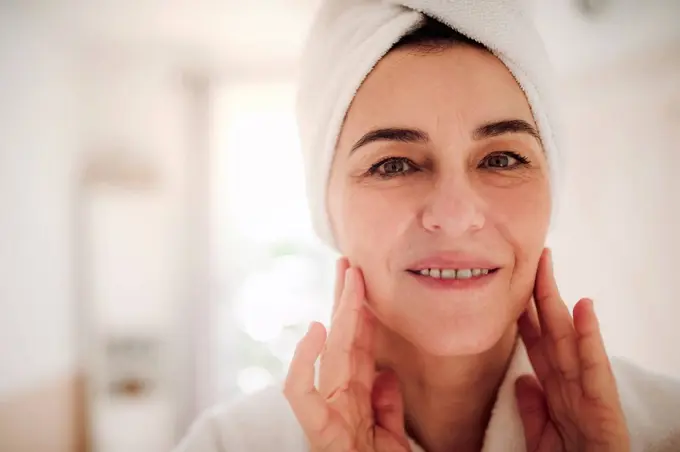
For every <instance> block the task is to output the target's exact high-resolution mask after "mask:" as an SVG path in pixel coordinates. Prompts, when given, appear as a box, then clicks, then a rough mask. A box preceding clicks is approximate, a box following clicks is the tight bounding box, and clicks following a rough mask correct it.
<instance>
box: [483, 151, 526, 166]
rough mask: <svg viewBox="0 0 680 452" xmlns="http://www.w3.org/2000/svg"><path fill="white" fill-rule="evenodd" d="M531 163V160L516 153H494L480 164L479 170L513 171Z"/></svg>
mask: <svg viewBox="0 0 680 452" xmlns="http://www.w3.org/2000/svg"><path fill="white" fill-rule="evenodd" d="M529 163H531V162H529V159H527V158H526V157H524V156H522V155H519V154H517V153H515V152H510V151H506V152H494V153H492V154H489V155H487V156H486V157H484V159H483V160H482V161H481V162H480V164H479V168H484V169H512V168H516V167H518V166H523V165H527V164H529Z"/></svg>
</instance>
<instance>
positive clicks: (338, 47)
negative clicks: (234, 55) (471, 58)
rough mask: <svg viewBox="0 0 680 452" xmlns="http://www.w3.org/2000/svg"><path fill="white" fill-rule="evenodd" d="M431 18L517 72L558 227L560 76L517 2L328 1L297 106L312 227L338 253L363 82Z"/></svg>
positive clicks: (313, 34)
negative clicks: (345, 172)
mask: <svg viewBox="0 0 680 452" xmlns="http://www.w3.org/2000/svg"><path fill="white" fill-rule="evenodd" d="M427 17H431V18H433V19H436V20H438V21H440V22H441V23H443V24H445V25H447V26H449V27H451V28H452V29H454V30H456V31H457V32H459V33H461V34H463V35H465V36H467V37H469V38H471V39H472V40H474V41H477V42H479V43H480V44H482V45H483V46H484V47H486V48H487V49H488V50H489V51H491V52H492V53H493V54H494V55H495V56H496V57H497V58H498V59H500V60H501V61H502V62H503V63H504V64H505V66H506V67H507V68H508V69H509V70H510V72H511V73H512V74H513V76H514V77H515V79H516V80H517V82H518V84H519V85H520V87H521V88H522V90H523V91H524V93H525V95H526V97H527V100H528V102H529V105H530V107H531V110H532V113H533V116H534V119H535V121H536V124H537V126H538V130H539V134H540V137H541V142H542V144H543V149H544V151H545V152H546V155H547V160H548V164H549V166H550V177H551V188H552V193H553V223H554V217H555V211H556V199H555V198H556V197H555V193H556V192H557V187H559V171H558V169H559V167H560V162H559V157H558V143H557V136H559V134H558V133H557V128H558V120H557V118H556V116H557V112H556V108H555V105H554V100H553V94H552V87H551V83H552V81H553V80H554V77H553V75H552V72H551V66H550V63H549V60H548V57H547V54H546V51H545V49H544V47H543V43H542V40H541V37H540V36H539V34H538V32H537V31H536V29H535V27H534V25H533V23H532V21H531V18H530V17H529V16H528V15H527V13H526V11H524V10H523V9H522V6H521V5H520V4H519V3H517V2H516V1H512V0H325V1H324V2H323V4H322V6H321V8H320V10H319V11H318V12H317V15H316V19H315V21H314V23H313V25H312V28H311V31H310V34H309V37H308V40H307V44H306V46H305V50H304V52H303V56H302V65H301V70H300V80H299V91H298V100H297V115H298V126H299V132H300V142H301V145H302V151H303V157H304V162H305V177H306V187H307V197H308V201H309V205H310V211H311V215H312V221H313V224H314V228H315V230H316V232H317V234H318V235H319V236H320V237H321V239H322V240H323V241H325V242H326V243H327V244H329V245H331V246H335V240H334V237H333V233H332V230H331V226H330V220H329V217H328V210H327V207H326V192H327V186H328V178H329V175H330V167H331V164H332V161H333V156H334V152H335V147H336V142H337V139H338V136H339V134H340V129H341V127H342V124H343V120H344V118H345V115H346V113H347V110H348V108H349V106H350V104H351V102H352V99H353V98H354V95H355V93H356V92H357V90H358V89H359V87H360V86H361V83H362V82H363V80H364V79H365V78H366V76H368V74H369V73H370V72H371V70H372V69H373V68H374V67H375V65H376V64H377V63H378V61H379V60H380V59H381V58H382V57H383V56H384V55H385V54H387V53H388V52H389V51H390V49H391V48H392V47H393V46H394V45H395V44H396V43H398V42H399V41H400V40H401V39H402V38H404V37H405V36H407V35H409V34H410V33H411V32H413V31H415V30H417V29H418V28H419V27H421V26H422V25H423V23H424V22H425V20H426V18H427Z"/></svg>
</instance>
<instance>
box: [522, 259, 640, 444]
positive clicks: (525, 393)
mask: <svg viewBox="0 0 680 452" xmlns="http://www.w3.org/2000/svg"><path fill="white" fill-rule="evenodd" d="M534 299H535V303H536V310H534V309H533V306H531V307H530V308H529V309H528V310H527V311H526V312H525V313H524V314H523V315H522V317H521V318H520V320H519V330H520V334H521V336H522V339H523V340H524V343H525V345H526V347H527V351H528V354H529V358H530V360H531V363H532V365H533V367H534V370H535V372H536V377H538V380H537V379H536V378H534V377H533V376H523V377H521V378H520V379H519V380H518V381H517V385H516V393H517V402H518V407H519V411H520V414H521V416H522V422H523V424H524V433H525V436H526V442H527V451H528V452H543V451H545V452H554V451H564V452H572V451H573V452H584V451H588V452H589V451H597V452H600V451H602V452H604V451H611V452H626V451H629V450H630V440H629V436H628V431H627V427H626V422H625V418H624V415H623V411H622V409H621V404H620V401H619V395H618V391H617V388H616V381H615V379H614V374H613V373H612V369H611V365H610V362H609V358H608V357H607V354H606V352H605V348H604V343H603V340H602V336H601V334H600V328H599V325H598V321H597V317H596V316H595V311H594V310H593V304H592V301H591V300H589V299H582V300H580V301H579V302H578V303H577V304H576V306H575V307H574V316H573V320H572V317H571V315H570V314H569V309H568V308H567V306H566V305H565V304H564V302H563V301H562V299H561V298H560V294H559V292H558V290H557V284H556V283H555V278H554V275H553V267H552V260H551V256H550V252H549V251H548V250H545V251H544V252H543V255H542V256H541V260H540V262H539V267H538V273H537V275H536V284H535V289H534ZM532 305H533V303H532Z"/></svg>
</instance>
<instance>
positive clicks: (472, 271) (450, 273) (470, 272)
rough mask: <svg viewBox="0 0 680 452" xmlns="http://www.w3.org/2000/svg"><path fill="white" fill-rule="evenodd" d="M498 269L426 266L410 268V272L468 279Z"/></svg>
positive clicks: (417, 274)
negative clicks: (417, 268)
mask: <svg viewBox="0 0 680 452" xmlns="http://www.w3.org/2000/svg"><path fill="white" fill-rule="evenodd" d="M498 270H499V268H460V269H452V268H424V269H422V270H408V272H409V273H411V274H413V275H416V276H424V277H427V278H432V279H445V280H467V279H476V278H482V277H484V276H488V275H491V274H494V273H496V272H497V271H498Z"/></svg>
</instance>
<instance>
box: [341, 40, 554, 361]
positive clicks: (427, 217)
mask: <svg viewBox="0 0 680 452" xmlns="http://www.w3.org/2000/svg"><path fill="white" fill-rule="evenodd" d="M328 206H329V214H330V218H331V223H332V227H333V230H334V234H335V238H336V242H337V244H338V246H339V248H340V250H341V252H342V253H343V254H344V255H346V256H348V257H349V259H350V261H351V263H352V265H355V266H358V267H360V268H361V269H362V271H363V273H364V277H365V280H366V288H367V296H368V303H369V305H370V306H371V307H372V309H373V311H374V312H375V314H376V316H377V317H378V318H379V319H380V321H381V323H383V324H384V325H385V326H386V327H387V328H389V329H391V330H392V331H393V332H395V333H397V334H399V335H400V336H402V337H403V338H405V339H406V340H407V341H409V342H411V343H412V344H414V345H415V346H417V347H419V348H420V349H422V350H423V351H425V352H427V353H430V354H433V355H439V356H443V355H447V356H449V355H464V354H472V353H480V352H483V351H486V350H488V349H490V348H491V347H493V346H494V344H496V343H497V342H498V341H499V340H500V339H501V338H502V337H503V335H504V334H506V333H508V332H509V331H511V330H512V329H514V324H515V322H516V320H517V317H518V316H519V315H520V313H521V312H522V310H523V309H524V307H525V305H526V302H527V300H528V299H529V297H530V296H531V292H532V288H533V282H534V277H535V272H536V267H537V263H538V259H539V257H540V254H541V251H542V250H543V247H544V243H545V237H546V233H547V228H548V222H549V217H550V207H551V206H550V190H549V180H548V166H547V162H546V160H545V156H544V153H543V150H542V147H541V144H540V142H539V140H538V138H537V133H536V125H535V122H534V119H533V117H532V114H531V110H530V107H529V104H528V103H527V100H526V98H525V96H524V93H523V92H522V90H521V89H520V87H519V86H518V84H517V82H516V81H515V79H514V78H513V76H512V75H511V73H510V72H509V71H508V69H507V68H506V67H505V66H504V65H503V63H501V62H500V61H499V60H498V59H496V58H495V57H494V56H493V55H491V54H490V53H488V52H486V51H483V50H480V49H477V48H473V47H470V46H465V45H453V46H449V47H447V48H446V49H445V50H442V51H439V52H434V53H433V52H428V53H419V52H416V51H413V50H409V49H398V50H394V51H392V52H390V53H389V54H388V55H387V56H385V57H384V58H383V59H382V60H381V61H380V62H379V63H378V65H377V66H376V68H375V69H374V70H373V71H372V72H371V74H370V75H369V76H368V77H367V79H366V80H365V81H364V83H363V85H362V86H361V88H360V89H359V91H358V92H357V94H356V96H355V98H354V100H353V103H352V105H351V107H350V109H349V111H348V113H347V117H346V120H345V123H344V125H343V128H342V131H341V133H340V137H339V140H338V144H337V148H336V155H335V159H334V162H333V166H332V169H331V178H330V182H329V187H328ZM454 270H460V271H457V272H454ZM454 275H455V278H456V279H451V278H452V277H454ZM442 276H444V278H442ZM470 276H472V277H470Z"/></svg>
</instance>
